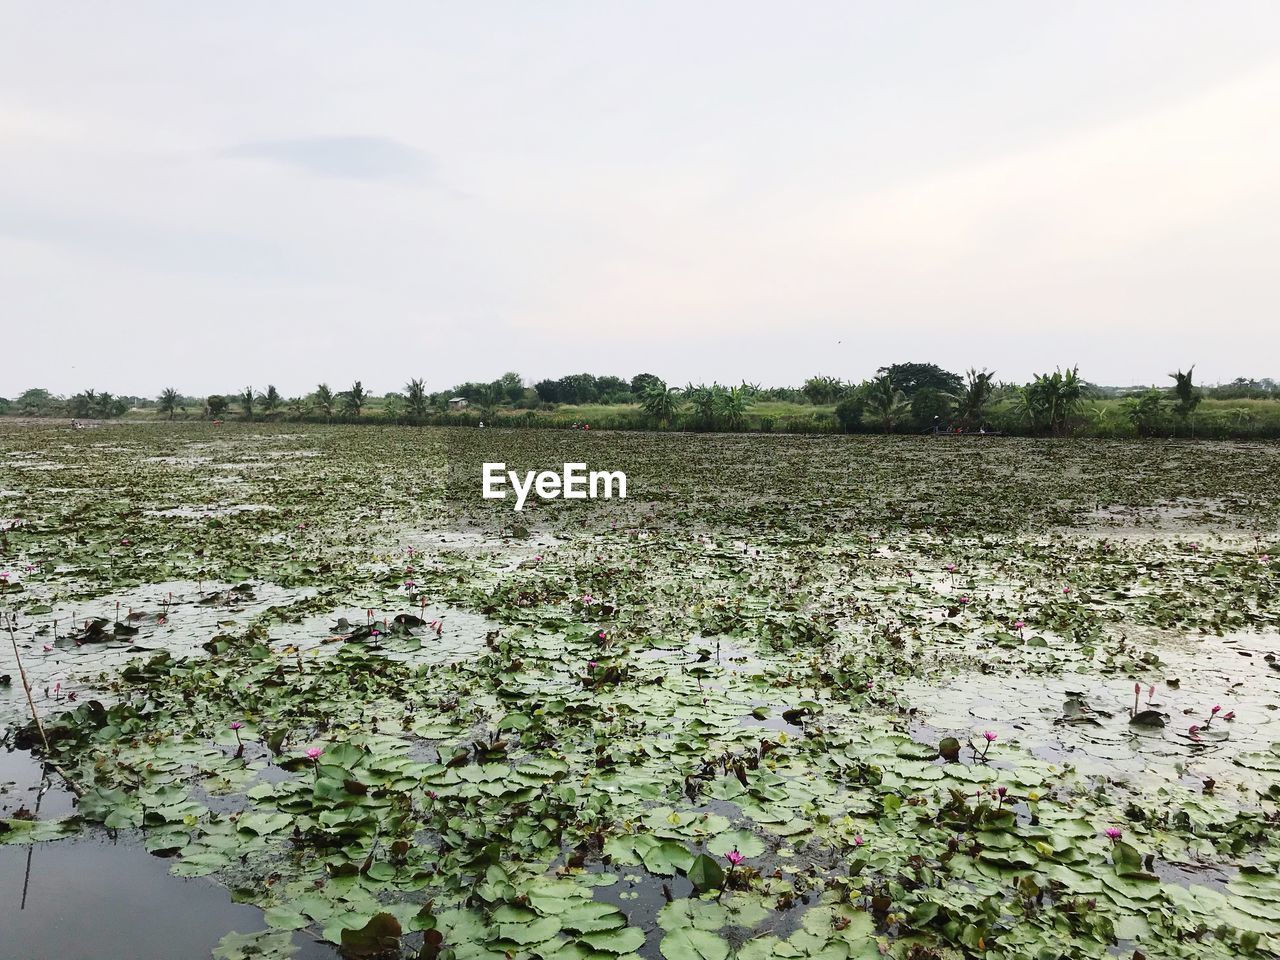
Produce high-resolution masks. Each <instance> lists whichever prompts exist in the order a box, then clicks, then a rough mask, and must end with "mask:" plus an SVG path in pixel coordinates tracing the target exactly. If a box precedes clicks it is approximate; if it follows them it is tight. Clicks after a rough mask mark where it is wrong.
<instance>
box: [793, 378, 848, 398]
mask: <svg viewBox="0 0 1280 960" xmlns="http://www.w3.org/2000/svg"><path fill="white" fill-rule="evenodd" d="M800 392H801V393H803V394H804V396H805V399H806V400H808V401H809V402H810V403H815V404H816V403H835V401H836V400H837V399H838V398H839V397H840V396H841V395H843V394H844V392H845V385H844V384H843V383H841V382H840V380H839V379H838V378H836V377H822V376H818V377H810V378H809V379H808V380H806V381H805V382H804V386H803V387H801V388H800Z"/></svg>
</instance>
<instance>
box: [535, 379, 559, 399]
mask: <svg viewBox="0 0 1280 960" xmlns="http://www.w3.org/2000/svg"><path fill="white" fill-rule="evenodd" d="M533 392H534V393H536V394H537V395H538V399H539V400H541V401H542V402H543V403H559V402H560V381H559V380H539V381H538V382H537V383H535V384H534V385H533Z"/></svg>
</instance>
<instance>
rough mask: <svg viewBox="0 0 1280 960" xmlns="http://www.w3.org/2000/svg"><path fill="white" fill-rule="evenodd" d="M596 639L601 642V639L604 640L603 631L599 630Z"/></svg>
mask: <svg viewBox="0 0 1280 960" xmlns="http://www.w3.org/2000/svg"><path fill="white" fill-rule="evenodd" d="M596 637H597V638H598V639H600V640H603V639H604V631H603V630H601V631H600V632H599V633H597V634H596Z"/></svg>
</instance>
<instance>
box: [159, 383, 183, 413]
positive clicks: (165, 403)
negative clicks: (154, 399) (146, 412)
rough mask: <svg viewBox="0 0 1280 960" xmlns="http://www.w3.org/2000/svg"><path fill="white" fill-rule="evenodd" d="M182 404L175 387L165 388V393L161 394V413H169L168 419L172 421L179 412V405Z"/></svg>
mask: <svg viewBox="0 0 1280 960" xmlns="http://www.w3.org/2000/svg"><path fill="white" fill-rule="evenodd" d="M180 402H181V398H180V397H179V396H178V391H177V390H175V389H173V387H165V388H164V391H163V392H162V393H161V394H160V400H159V403H160V412H161V413H167V414H168V415H169V417H168V419H170V420H172V419H173V415H174V413H176V412H177V410H178V404H179V403H180Z"/></svg>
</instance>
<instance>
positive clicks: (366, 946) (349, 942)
mask: <svg viewBox="0 0 1280 960" xmlns="http://www.w3.org/2000/svg"><path fill="white" fill-rule="evenodd" d="M400 935H401V928H400V921H399V920H397V919H396V918H395V917H393V916H392V915H391V914H389V913H376V914H374V915H373V916H372V917H370V918H369V922H368V923H366V924H365V925H364V926H363V927H360V928H359V929H356V930H351V929H347V930H343V931H342V952H343V955H344V956H347V957H352V958H364V957H370V958H373V957H380V956H382V955H384V954H386V953H388V952H389V951H393V950H397V949H399V946H400Z"/></svg>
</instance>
